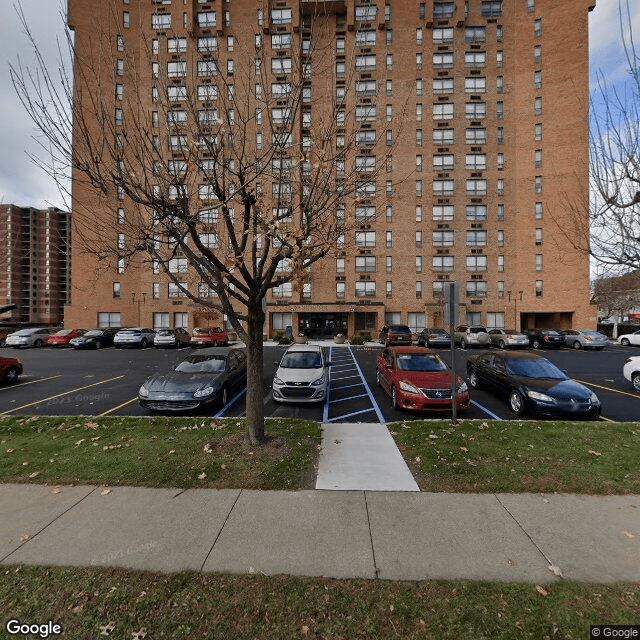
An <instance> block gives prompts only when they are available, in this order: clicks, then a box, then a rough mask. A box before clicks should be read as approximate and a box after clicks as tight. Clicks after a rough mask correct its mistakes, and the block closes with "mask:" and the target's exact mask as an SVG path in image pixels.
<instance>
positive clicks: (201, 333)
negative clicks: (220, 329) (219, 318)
mask: <svg viewBox="0 0 640 640" xmlns="http://www.w3.org/2000/svg"><path fill="white" fill-rule="evenodd" d="M193 335H194V336H206V335H209V329H194V330H193Z"/></svg>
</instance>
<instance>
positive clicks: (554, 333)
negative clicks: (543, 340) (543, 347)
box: [540, 329, 560, 336]
mask: <svg viewBox="0 0 640 640" xmlns="http://www.w3.org/2000/svg"><path fill="white" fill-rule="evenodd" d="M540 333H542V335H543V336H559V335H560V334H559V333H558V332H557V331H554V330H553V329H545V330H544V331H541V332H540Z"/></svg>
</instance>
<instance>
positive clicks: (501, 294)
mask: <svg viewBox="0 0 640 640" xmlns="http://www.w3.org/2000/svg"><path fill="white" fill-rule="evenodd" d="M497 291H498V298H504V280H500V281H498V287H497Z"/></svg>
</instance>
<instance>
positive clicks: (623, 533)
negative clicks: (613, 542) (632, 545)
mask: <svg viewBox="0 0 640 640" xmlns="http://www.w3.org/2000/svg"><path fill="white" fill-rule="evenodd" d="M622 535H623V536H624V537H625V538H629V540H633V539H634V538H635V536H634V535H633V533H629V532H628V531H623V532H622Z"/></svg>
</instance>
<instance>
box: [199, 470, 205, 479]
mask: <svg viewBox="0 0 640 640" xmlns="http://www.w3.org/2000/svg"><path fill="white" fill-rule="evenodd" d="M206 477H207V474H206V473H205V472H204V471H203V472H202V473H201V474H200V475H199V476H198V480H204V479H205V478H206Z"/></svg>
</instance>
